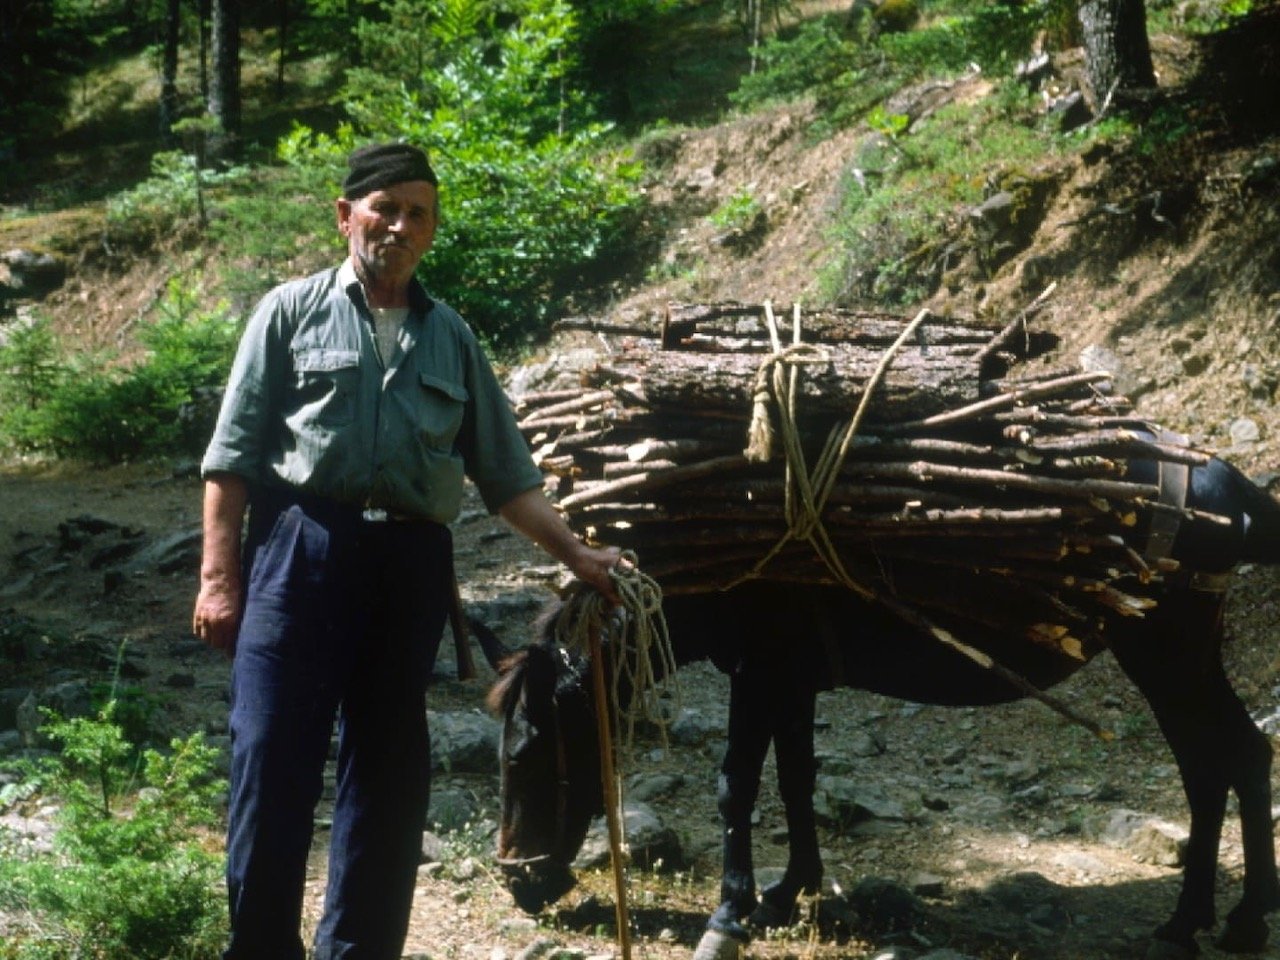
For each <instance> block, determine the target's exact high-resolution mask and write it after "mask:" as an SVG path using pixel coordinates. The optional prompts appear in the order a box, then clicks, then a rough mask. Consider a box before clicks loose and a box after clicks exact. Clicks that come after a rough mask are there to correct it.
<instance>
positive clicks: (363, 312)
mask: <svg viewBox="0 0 1280 960" xmlns="http://www.w3.org/2000/svg"><path fill="white" fill-rule="evenodd" d="M223 471H225V472H230V473H235V474H239V475H241V476H243V477H245V478H246V479H248V480H249V481H250V482H252V483H276V484H286V485H289V486H293V487H296V488H298V489H300V490H302V491H304V492H306V493H308V494H312V495H316V496H321V497H328V498H330V499H333V500H337V501H340V502H343V503H351V504H355V505H361V506H367V507H381V508H383V509H386V510H389V511H393V512H395V513H400V514H405V515H408V516H413V517H421V518H425V519H429V520H436V521H438V522H440V523H448V522H449V521H451V520H453V519H454V518H455V517H456V516H457V515H458V509H459V507H460V505H461V502H462V484H463V475H464V473H465V475H466V476H469V477H470V478H471V479H472V480H473V481H474V482H475V484H476V486H477V488H478V489H479V491H480V495H481V497H482V498H483V500H484V502H485V505H486V506H487V507H488V508H489V509H490V510H491V511H496V510H497V509H498V508H499V507H501V506H502V505H503V504H504V503H506V502H507V501H508V500H510V499H511V498H512V497H514V496H516V495H517V494H520V493H523V492H524V491H526V490H529V489H532V488H534V487H537V486H539V485H541V483H542V475H541V473H540V472H539V470H538V468H537V467H536V466H534V464H533V460H532V458H531V457H530V455H529V450H528V447H527V445H526V444H525V441H524V439H523V438H522V437H521V435H520V433H519V431H518V430H517V429H516V424H515V418H514V417H513V415H512V413H511V409H510V407H509V405H508V403H507V398H506V395H505V394H504V393H503V391H502V388H501V386H500V385H499V384H498V381H497V378H496V377H495V376H494V373H493V369H492V368H491V367H490V365H489V361H488V359H487V358H486V357H485V355H484V352H483V350H481V348H480V345H479V343H477V341H476V338H475V335H474V334H473V333H472V332H471V329H470V328H469V327H468V326H467V325H466V323H465V322H463V320H462V318H461V317H459V316H458V314H457V313H455V312H454V311H453V310H451V309H450V308H449V307H447V306H445V305H444V304H442V303H439V302H434V301H432V300H431V299H430V298H429V297H428V296H427V294H426V291H425V290H423V288H422V287H421V286H420V285H419V284H418V283H417V281H414V282H413V284H412V285H411V288H410V310H409V316H408V319H407V320H406V321H405V324H404V327H403V329H402V330H401V332H400V340H399V350H398V351H397V352H396V354H395V356H394V357H393V358H392V360H391V363H390V365H389V366H384V365H383V363H382V360H381V358H380V357H379V355H378V348H377V345H376V343H375V342H374V334H373V328H372V324H371V321H370V314H369V308H368V306H367V305H366V303H365V298H364V290H363V288H362V287H361V285H360V281H359V280H358V279H357V277H356V274H355V270H354V269H353V267H352V265H351V261H350V260H348V261H346V262H345V263H343V265H342V266H341V267H339V268H336V269H330V270H325V271H323V272H321V273H318V274H316V275H315V276H312V277H308V278H306V279H304V280H295V281H292V282H290V283H286V284H283V285H281V286H279V287H276V288H275V289H274V290H272V291H271V292H270V293H268V294H267V295H266V296H265V297H264V298H263V300H262V302H261V303H260V304H259V305H258V308H257V309H256V310H255V311H254V314H253V316H252V317H251V318H250V320H249V324H248V327H247V328H246V330H245V333H244V337H243V338H242V340H241V341H240V347H239V350H238V352H237V354H236V359H235V364H234V365H233V367H232V370H231V378H230V381H229V383H228V384H227V392H226V395H225V396H224V397H223V401H222V409H221V412H220V413H219V415H218V423H217V426H216V428H215V429H214V434H213V439H212V441H211V442H210V444H209V448H208V450H207V452H206V453H205V456H204V461H203V462H202V463H201V472H202V473H203V474H205V475H208V474H210V473H216V472H223Z"/></svg>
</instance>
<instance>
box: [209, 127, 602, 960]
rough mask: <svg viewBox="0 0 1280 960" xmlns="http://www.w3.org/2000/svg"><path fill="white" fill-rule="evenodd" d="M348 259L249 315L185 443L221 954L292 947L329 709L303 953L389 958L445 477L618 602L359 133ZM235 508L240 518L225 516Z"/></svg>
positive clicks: (411, 212) (410, 151) (427, 208)
mask: <svg viewBox="0 0 1280 960" xmlns="http://www.w3.org/2000/svg"><path fill="white" fill-rule="evenodd" d="M348 163H349V173H348V175H347V177H346V179H345V181H344V182H343V191H342V197H341V198H340V199H339V200H338V201H337V220H338V229H339V230H340V231H341V232H342V234H343V235H344V236H345V237H346V238H347V244H348V252H349V256H348V258H347V260H346V261H345V262H344V263H343V264H342V265H341V266H340V267H337V268H336V269H329V270H326V271H324V272H322V273H319V274H316V275H315V276H312V277H308V278H306V279H304V280H297V281H293V282H291V283H286V284H284V285H282V286H280V287H277V288H276V289H275V290H273V291H271V292H270V293H269V294H268V295H267V296H266V297H265V298H264V299H263V300H262V302H261V303H260V304H259V305H258V307H257V309H256V311H255V312H254V314H253V317H252V318H251V319H250V321H249V324H248V327H247V329H246V330H245V334H244V338H243V339H242V341H241V343H240V348H239V351H238V353H237V355H236V360H235V364H234V367H233V369H232V373H231V379H230V382H229V384H228V386H227V391H226V396H225V399H224V401H223V405H222V410H221V413H220V415H219V418H218V424H217V427H216V428H215V431H214V436H213V439H212V441H211V443H210V445H209V448H208V451H207V453H206V454H205V458H204V462H203V465H202V471H203V474H204V477H205V480H206V485H205V504H204V556H203V561H202V564H201V571H200V592H199V596H198V597H197V599H196V605H195V614H194V621H193V625H194V629H195V632H196V634H197V636H199V637H201V638H202V639H203V640H205V642H207V643H208V644H210V645H211V646H213V647H216V648H218V649H221V650H225V651H227V652H229V653H234V659H233V665H232V701H231V721H230V724H231V742H232V763H231V794H230V810H229V825H228V838H227V885H228V893H229V897H230V910H231V941H230V944H229V947H228V950H227V952H226V954H225V957H226V958H227V960H250V958H252V960H302V958H303V956H304V953H305V951H304V948H303V944H302V940H301V936H300V933H299V927H300V916H301V906H302V894H303V881H304V876H305V868H306V861H307V855H308V850H309V847H310V843H311V834H312V818H313V815H314V810H315V805H316V803H317V801H318V800H319V797H320V791H321V785H322V774H323V769H324V764H325V759H326V756H327V754H328V749H329V741H330V737H331V735H332V729H333V723H334V720H335V718H336V719H337V723H338V756H337V797H336V805H335V809H334V816H333V829H332V835H331V837H330V847H329V849H330V856H329V881H328V890H327V894H326V899H325V909H324V916H323V918H322V919H321V922H320V925H319V928H318V930H317V932H316V942H315V957H316V960H337V958H348V960H366V958H368V960H396V958H398V957H399V956H400V951H401V948H402V946H403V943H404V937H405V932H406V929H407V926H408V916H409V907H410V903H411V900H412V895H413V885H414V879H415V876H416V870H417V865H418V858H419V850H420V838H421V833H422V829H423V825H424V822H425V816H426V810H427V800H428V793H429V787H430V762H431V761H430V740H429V734H428V730H427V721H426V699H425V691H426V684H427V679H428V677H427V674H428V672H429V670H430V664H431V663H432V662H433V660H434V657H435V648H436V646H437V645H438V644H439V642H440V637H441V633H442V631H443V628H444V619H445V616H446V612H447V609H448V603H449V596H450V586H451V584H450V570H451V566H450V555H451V549H452V542H451V538H450V534H449V530H448V527H446V526H445V524H447V523H448V522H449V521H451V520H452V519H454V518H455V517H456V516H457V513H458V509H459V506H460V503H461V497H462V489H463V477H464V474H465V476H468V477H470V478H471V480H472V481H473V482H474V483H475V485H476V487H477V488H478V490H479V492H480V495H481V497H482V498H483V500H484V502H485V504H486V505H487V506H488V507H489V509H490V510H492V511H494V512H499V513H501V515H502V516H503V517H504V518H505V519H506V520H507V521H508V522H509V523H510V524H511V525H512V526H514V527H515V528H516V529H518V530H520V531H521V532H522V533H524V534H525V535H527V536H528V537H530V538H531V539H532V540H534V541H535V542H537V543H538V544H540V545H541V546H542V547H543V548H545V549H546V550H547V551H548V552H549V553H550V554H551V555H552V556H554V557H555V558H557V559H558V560H561V561H562V562H564V563H565V564H567V565H568V566H569V568H570V569H571V570H572V571H573V572H574V573H575V574H576V575H577V576H578V577H580V578H581V579H583V580H585V581H587V582H588V583H590V584H592V585H594V586H596V587H597V588H599V589H600V590H602V591H603V592H605V594H606V595H607V596H609V597H610V598H614V599H616V598H615V595H614V594H613V589H612V586H611V583H610V579H609V569H610V568H611V567H612V566H613V564H614V563H615V562H616V560H617V551H616V550H612V549H599V548H593V547H589V546H587V545H586V544H584V543H582V542H581V541H580V540H579V539H578V538H577V537H576V536H575V535H574V534H573V533H572V531H570V530H569V528H568V527H567V526H566V525H565V523H564V521H563V519H562V518H561V517H560V515H559V514H558V513H557V512H556V511H555V509H554V508H553V507H552V506H551V505H550V504H549V503H548V502H547V500H546V498H545V497H544V496H543V493H542V489H541V479H542V478H541V475H540V474H539V472H538V470H537V468H536V467H535V466H534V464H533V462H532V460H531V459H530V457H529V453H528V449H527V447H526V446H525V444H524V441H523V439H522V438H521V436H520V434H519V433H518V431H517V430H516V427H515V423H514V420H513V418H512V416H511V413H510V410H509V408H508V406H507V402H506V398H505V396H504V395H503V392H502V390H501V388H500V387H499V385H498V383H497V381H496V378H495V377H494V374H493V372H492V370H491V368H490V366H489V363H488V361H487V360H486V358H485V356H484V354H483V352H482V350H481V349H480V347H479V345H478V343H477V342H476V338H475V336H474V335H473V334H472V332H471V330H470V329H469V328H468V327H467V325H466V324H465V323H464V322H463V321H462V319H461V318H460V317H459V316H458V315H457V314H456V313H455V312H454V311H453V310H451V309H450V308H449V307H447V306H446V305H444V304H443V303H440V302H439V301H435V300H433V299H432V298H431V297H429V296H428V295H427V293H426V291H425V290H424V289H423V287H422V286H421V285H420V284H419V282H418V281H417V280H416V279H415V275H414V274H415V270H416V268H417V266H418V263H419V261H420V260H421V258H422V256H423V255H424V254H425V253H426V252H427V251H428V250H430V249H431V244H432V241H433V240H434V238H435V232H436V226H437V224H438V203H437V179H436V176H435V173H434V172H433V171H432V169H431V166H430V164H429V163H428V161H427V157H426V155H425V154H424V153H423V152H422V151H421V150H419V149H417V148H416V147H413V146H411V145H408V144H398V143H397V144H376V145H372V146H368V147H364V148H361V149H359V150H356V151H355V152H354V153H352V155H351V156H350V158H349V161H348ZM246 506H247V507H248V509H249V523H248V528H247V535H246V536H245V538H244V541H245V542H244V544H243V545H242V544H241V530H242V522H243V519H244V514H245V509H246Z"/></svg>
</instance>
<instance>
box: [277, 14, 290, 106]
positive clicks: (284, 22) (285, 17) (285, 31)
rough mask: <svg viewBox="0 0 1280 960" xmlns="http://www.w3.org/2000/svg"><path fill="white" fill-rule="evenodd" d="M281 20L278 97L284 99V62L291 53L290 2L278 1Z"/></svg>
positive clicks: (278, 56)
mask: <svg viewBox="0 0 1280 960" xmlns="http://www.w3.org/2000/svg"><path fill="white" fill-rule="evenodd" d="M276 9H277V10H278V11H279V15H280V17H279V19H280V44H279V49H278V55H277V59H276V96H277V97H280V98H281V99H283V98H284V61H285V56H286V54H287V53H288V52H289V0H277V3H276Z"/></svg>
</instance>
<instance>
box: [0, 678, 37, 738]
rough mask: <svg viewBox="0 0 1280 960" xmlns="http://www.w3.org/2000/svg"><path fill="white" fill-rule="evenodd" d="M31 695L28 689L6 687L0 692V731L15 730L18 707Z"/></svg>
mask: <svg viewBox="0 0 1280 960" xmlns="http://www.w3.org/2000/svg"><path fill="white" fill-rule="evenodd" d="M31 693H32V690H31V688H30V687H8V688H7V689H4V690H0V730H13V729H16V728H17V726H18V707H20V706H21V705H22V702H23V701H24V700H26V699H27V697H29V696H31Z"/></svg>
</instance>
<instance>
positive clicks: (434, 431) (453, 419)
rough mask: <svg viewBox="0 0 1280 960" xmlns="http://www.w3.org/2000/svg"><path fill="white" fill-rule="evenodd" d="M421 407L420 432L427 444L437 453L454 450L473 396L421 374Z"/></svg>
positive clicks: (419, 380) (463, 390)
mask: <svg viewBox="0 0 1280 960" xmlns="http://www.w3.org/2000/svg"><path fill="white" fill-rule="evenodd" d="M418 382H419V384H420V386H421V397H420V399H421V403H420V404H419V405H418V429H419V431H420V432H421V434H422V439H423V442H424V443H426V445H427V446H428V447H432V448H434V449H437V450H450V449H452V448H453V441H454V439H455V438H456V437H457V436H458V430H459V428H460V427H461V426H462V415H463V413H464V411H465V410H466V405H467V400H468V399H469V396H470V395H469V394H468V393H467V389H466V387H463V386H461V385H459V384H456V383H453V382H451V381H449V380H443V379H441V378H440V377H435V376H432V375H431V374H429V373H420V374H418Z"/></svg>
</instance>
